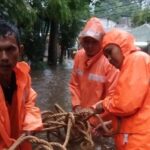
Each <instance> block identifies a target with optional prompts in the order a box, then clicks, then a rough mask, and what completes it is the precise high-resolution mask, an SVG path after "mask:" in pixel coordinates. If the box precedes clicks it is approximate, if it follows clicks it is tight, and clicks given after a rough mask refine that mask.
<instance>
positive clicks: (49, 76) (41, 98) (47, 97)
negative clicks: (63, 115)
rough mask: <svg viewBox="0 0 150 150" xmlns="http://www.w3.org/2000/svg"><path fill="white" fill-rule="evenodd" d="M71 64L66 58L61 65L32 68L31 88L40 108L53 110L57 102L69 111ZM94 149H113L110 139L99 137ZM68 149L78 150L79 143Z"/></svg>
mask: <svg viewBox="0 0 150 150" xmlns="http://www.w3.org/2000/svg"><path fill="white" fill-rule="evenodd" d="M72 66H73V61H72V60H67V61H66V63H65V64H64V65H62V66H57V67H50V68H47V69H45V70H34V71H32V73H31V76H32V85H33V88H34V89H35V90H36V92H37V93H38V98H37V106H39V108H40V109H41V110H53V108H54V104H55V103H57V104H59V105H60V106H61V107H62V108H64V109H65V110H66V111H71V98H70V93H69V85H68V84H69V80H70V74H71V70H72ZM98 141H101V142H98V143H101V145H103V146H102V147H101V146H99V144H96V145H97V146H96V147H95V148H94V150H114V149H113V148H112V140H111V139H110V138H107V139H99V140H98ZM70 150H80V148H79V145H77V144H76V145H73V148H72V147H71V149H70Z"/></svg>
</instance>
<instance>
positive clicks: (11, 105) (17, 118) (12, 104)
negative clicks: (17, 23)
mask: <svg viewBox="0 0 150 150" xmlns="http://www.w3.org/2000/svg"><path fill="white" fill-rule="evenodd" d="M22 50H23V45H21V44H20V39H19V33H18V30H17V29H16V28H15V27H14V26H12V25H10V24H9V23H7V22H5V21H2V20H1V21H0V150H2V149H5V148H9V147H10V146H11V145H12V144H13V142H14V141H15V140H16V139H17V138H18V137H19V136H20V135H21V134H22V133H24V132H26V133H28V132H30V131H33V130H39V129H41V127H42V120H41V115H40V110H39V108H37V107H35V99H36V96H37V94H36V93H35V91H34V90H33V89H32V88H31V78H30V75H29V71H30V68H29V66H28V65H27V64H26V63H25V62H17V61H18V59H19V56H20V54H21V51H22ZM30 149H31V145H29V143H23V144H22V145H21V146H20V147H19V150H30Z"/></svg>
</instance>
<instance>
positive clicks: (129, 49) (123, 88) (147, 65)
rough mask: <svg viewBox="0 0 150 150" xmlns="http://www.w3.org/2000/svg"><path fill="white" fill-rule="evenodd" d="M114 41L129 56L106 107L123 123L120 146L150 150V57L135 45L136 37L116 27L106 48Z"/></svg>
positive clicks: (118, 137) (104, 42) (109, 37)
mask: <svg viewBox="0 0 150 150" xmlns="http://www.w3.org/2000/svg"><path fill="white" fill-rule="evenodd" d="M110 43H111V44H112V43H113V44H116V45H118V46H119V47H120V48H121V50H122V52H123V55H124V56H125V59H124V62H123V65H122V67H121V69H120V75H119V80H118V84H117V86H116V88H115V91H114V94H113V95H111V96H108V97H106V98H105V99H104V101H103V106H104V108H105V110H107V111H109V112H110V113H112V114H114V115H115V116H117V117H118V120H119V122H120V130H119V133H120V134H118V136H116V144H117V148H118V149H119V150H130V149H132V150H134V149H140V150H148V149H150V144H149V142H148V141H150V128H149V125H150V57H149V56H148V55H147V54H146V53H144V52H142V51H140V50H138V49H137V48H136V47H135V46H134V38H133V36H132V35H130V34H129V33H127V32H125V31H120V30H117V29H114V30H112V31H110V32H108V33H107V34H106V36H105V37H104V41H103V44H104V47H106V45H108V44H110ZM135 134H136V135H135ZM146 134H147V135H146ZM143 140H144V141H143ZM146 142H148V143H146Z"/></svg>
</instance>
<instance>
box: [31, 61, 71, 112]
mask: <svg viewBox="0 0 150 150" xmlns="http://www.w3.org/2000/svg"><path fill="white" fill-rule="evenodd" d="M72 65H73V61H72V60H67V61H66V63H65V64H64V65H62V66H56V67H50V68H48V69H45V70H36V71H32V73H31V76H32V85H33V88H34V89H35V90H36V92H37V93H38V99H37V105H38V106H39V107H40V108H41V110H46V109H52V108H53V106H54V104H55V103H58V104H59V105H60V106H62V107H63V108H64V109H65V110H67V111H70V110H71V100H70V94H69V88H68V83H69V80H70V73H71V70H72Z"/></svg>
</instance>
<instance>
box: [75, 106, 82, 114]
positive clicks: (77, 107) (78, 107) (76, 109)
mask: <svg viewBox="0 0 150 150" xmlns="http://www.w3.org/2000/svg"><path fill="white" fill-rule="evenodd" d="M81 110H82V107H81V106H80V105H78V106H75V108H74V112H76V113H79V112H80V111H81Z"/></svg>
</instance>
